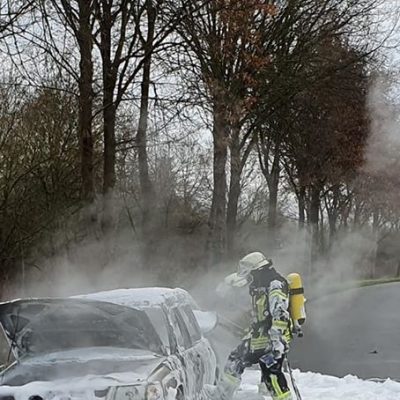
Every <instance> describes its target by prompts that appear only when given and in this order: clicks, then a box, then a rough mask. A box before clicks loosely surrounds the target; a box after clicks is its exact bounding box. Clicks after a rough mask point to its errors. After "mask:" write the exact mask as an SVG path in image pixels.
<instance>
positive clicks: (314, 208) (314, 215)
mask: <svg viewBox="0 0 400 400" xmlns="http://www.w3.org/2000/svg"><path fill="white" fill-rule="evenodd" d="M320 194H321V188H320V186H319V185H312V186H311V200H310V210H309V214H308V218H309V224H310V229H311V264H313V263H314V262H315V261H316V259H317V258H318V255H319V250H320V248H319V247H320V246H319V237H320V236H319V209H320V206H321V198H320ZM311 271H312V272H313V269H312V270H311Z"/></svg>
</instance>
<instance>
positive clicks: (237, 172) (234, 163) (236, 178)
mask: <svg viewBox="0 0 400 400" xmlns="http://www.w3.org/2000/svg"><path fill="white" fill-rule="evenodd" d="M237 129H238V130H239V131H240V128H237ZM230 152H231V168H230V173H231V177H230V178H231V179H230V184H229V194H228V208H227V213H226V228H227V234H226V244H227V250H228V251H232V250H233V249H234V247H235V235H236V224H237V211H238V203H239V197H240V178H241V174H242V160H241V157H240V147H239V132H234V133H233V135H232V141H231V146H230Z"/></svg>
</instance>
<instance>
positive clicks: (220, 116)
mask: <svg viewBox="0 0 400 400" xmlns="http://www.w3.org/2000/svg"><path fill="white" fill-rule="evenodd" d="M222 104H223V103H222V101H221V106H219V105H218V106H215V107H214V127H213V139H214V163H213V176H214V188H213V197H212V204H211V212H210V217H209V221H208V240H207V251H208V254H209V266H211V265H214V264H217V263H219V262H220V261H221V260H222V257H223V256H224V254H225V246H226V215H225V214H226V189H227V187H226V186H227V185H226V170H225V168H226V162H227V148H228V128H227V119H226V118H225V108H224V106H223V105H222Z"/></svg>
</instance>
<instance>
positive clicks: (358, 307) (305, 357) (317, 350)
mask: <svg viewBox="0 0 400 400" xmlns="http://www.w3.org/2000/svg"><path fill="white" fill-rule="evenodd" d="M307 312H308V320H307V325H306V327H305V337H304V338H303V339H296V340H295V341H294V343H293V346H292V350H291V354H290V358H291V363H292V366H293V367H295V368H300V369H301V370H302V371H315V372H320V373H323V374H329V375H335V376H339V377H340V376H345V375H347V374H352V375H357V376H359V377H361V378H382V379H386V378H388V377H390V378H393V379H396V380H400V283H391V284H384V285H377V286H370V287H365V288H360V289H352V290H349V291H346V292H343V293H340V294H335V295H329V296H326V297H324V298H323V299H320V300H318V301H312V302H310V303H309V304H308V305H307Z"/></svg>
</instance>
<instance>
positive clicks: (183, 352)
mask: <svg viewBox="0 0 400 400" xmlns="http://www.w3.org/2000/svg"><path fill="white" fill-rule="evenodd" d="M170 315H171V323H172V325H173V329H174V333H175V338H176V343H177V353H178V357H179V359H180V362H181V364H182V369H183V371H184V372H185V378H186V382H185V388H184V392H185V397H186V398H189V399H195V398H196V397H197V395H198V393H199V387H200V385H199V383H198V379H199V377H198V376H197V373H196V369H197V365H196V362H198V360H197V352H196V349H195V348H194V347H193V345H192V340H191V338H190V335H189V332H188V329H187V327H186V325H185V323H184V321H183V318H182V315H181V314H180V312H179V309H178V308H177V307H175V308H173V309H172V310H171V313H170Z"/></svg>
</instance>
